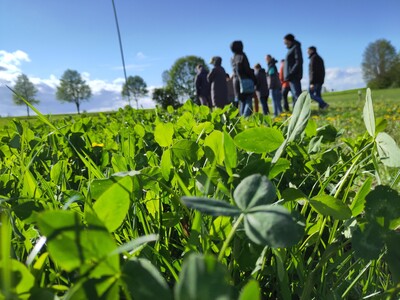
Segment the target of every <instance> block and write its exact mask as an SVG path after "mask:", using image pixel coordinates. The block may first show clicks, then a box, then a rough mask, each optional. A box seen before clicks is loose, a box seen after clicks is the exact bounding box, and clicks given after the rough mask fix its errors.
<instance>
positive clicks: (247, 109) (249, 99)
mask: <svg viewBox="0 0 400 300" xmlns="http://www.w3.org/2000/svg"><path fill="white" fill-rule="evenodd" d="M243 104H244V110H243V116H245V117H248V116H251V114H252V112H253V95H252V94H249V95H246V98H245V100H244V102H243Z"/></svg>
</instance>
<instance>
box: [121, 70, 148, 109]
mask: <svg viewBox="0 0 400 300" xmlns="http://www.w3.org/2000/svg"><path fill="white" fill-rule="evenodd" d="M148 93H149V91H148V90H147V84H146V82H145V81H144V80H143V78H142V77H140V76H129V77H128V78H127V81H126V82H125V83H124V85H123V86H122V92H121V94H122V96H125V97H128V100H129V106H130V105H131V96H132V98H133V100H135V102H136V108H137V109H139V98H141V97H144V96H146V95H147V94H148Z"/></svg>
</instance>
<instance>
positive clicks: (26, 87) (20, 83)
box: [13, 74, 39, 117]
mask: <svg viewBox="0 0 400 300" xmlns="http://www.w3.org/2000/svg"><path fill="white" fill-rule="evenodd" d="M14 92H15V93H16V94H15V93H14V94H13V100H14V103H15V104H16V105H26V113H27V115H28V117H29V106H28V104H26V103H25V102H24V101H23V100H22V99H21V97H22V98H24V99H25V100H26V101H27V102H29V103H31V104H37V103H39V100H36V99H35V97H36V94H37V89H36V87H35V85H34V84H33V83H32V82H30V81H29V78H28V76H26V75H25V74H21V75H19V76H18V77H17V82H16V83H15V85H14Z"/></svg>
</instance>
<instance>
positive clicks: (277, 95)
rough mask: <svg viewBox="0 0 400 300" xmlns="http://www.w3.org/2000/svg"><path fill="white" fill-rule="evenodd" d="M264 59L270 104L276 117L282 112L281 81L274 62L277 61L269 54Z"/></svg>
mask: <svg viewBox="0 0 400 300" xmlns="http://www.w3.org/2000/svg"><path fill="white" fill-rule="evenodd" d="M265 60H266V61H267V64H268V86H269V90H270V92H271V98H272V105H273V107H274V116H275V117H277V116H279V115H280V114H281V112H282V103H281V101H282V93H281V88H282V87H281V81H280V79H279V72H278V68H277V67H276V63H277V62H278V61H277V60H276V59H275V58H273V57H272V56H271V55H269V54H268V55H267V56H266V57H265Z"/></svg>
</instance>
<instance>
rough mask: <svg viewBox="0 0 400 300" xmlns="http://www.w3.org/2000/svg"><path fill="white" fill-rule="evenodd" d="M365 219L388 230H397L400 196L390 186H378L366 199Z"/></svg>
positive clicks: (399, 216)
mask: <svg viewBox="0 0 400 300" xmlns="http://www.w3.org/2000/svg"><path fill="white" fill-rule="evenodd" d="M365 200H366V201H365V217H366V218H367V219H368V220H373V221H377V222H379V223H380V225H381V226H382V227H385V228H386V229H395V227H394V226H396V225H397V223H398V222H397V220H398V219H399V218H400V195H399V193H398V192H397V191H396V190H394V189H392V188H390V187H388V186H382V185H380V186H377V187H376V188H375V189H374V190H373V191H371V192H370V193H369V194H368V195H367V196H366V198H365Z"/></svg>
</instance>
